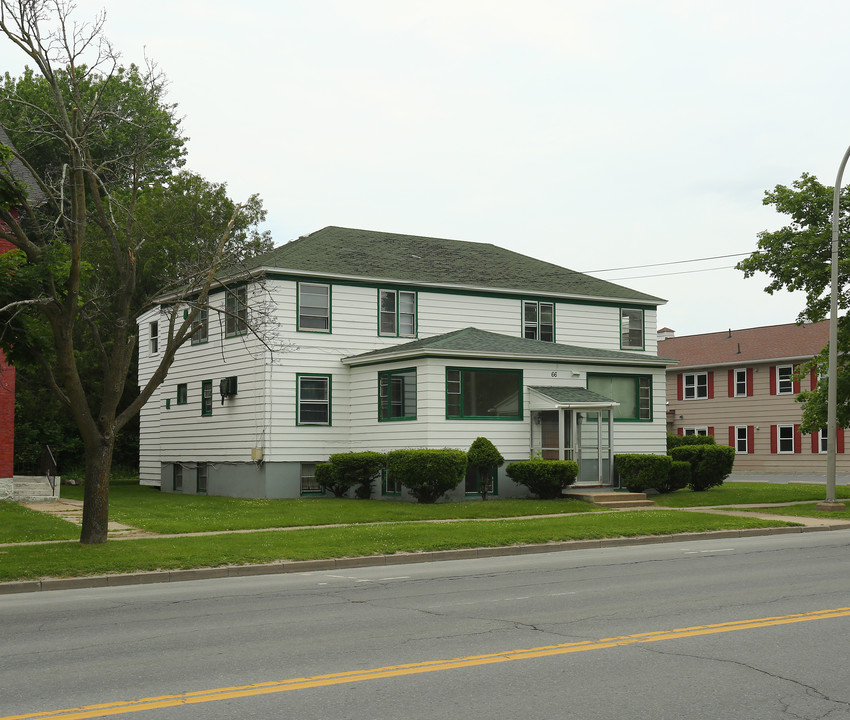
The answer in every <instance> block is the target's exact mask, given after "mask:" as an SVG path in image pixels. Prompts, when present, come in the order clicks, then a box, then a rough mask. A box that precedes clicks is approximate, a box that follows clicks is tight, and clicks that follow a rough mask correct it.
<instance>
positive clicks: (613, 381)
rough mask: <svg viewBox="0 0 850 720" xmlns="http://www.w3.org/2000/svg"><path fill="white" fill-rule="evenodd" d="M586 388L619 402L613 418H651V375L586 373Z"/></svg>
mask: <svg viewBox="0 0 850 720" xmlns="http://www.w3.org/2000/svg"><path fill="white" fill-rule="evenodd" d="M587 389H588V390H592V391H593V392H595V393H599V394H600V395H602V396H604V397H607V398H610V399H611V400H615V401H616V402H618V403H620V404H619V406H617V407H615V408H613V410H614V420H615V421H617V420H652V377H651V376H649V375H601V374H600V375H596V374H588V376H587Z"/></svg>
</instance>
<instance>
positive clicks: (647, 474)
mask: <svg viewBox="0 0 850 720" xmlns="http://www.w3.org/2000/svg"><path fill="white" fill-rule="evenodd" d="M670 462H671V460H670V456H669V455H639V454H622V455H615V456H614V465H615V466H616V468H617V472H618V473H619V475H620V482H621V483H622V484H623V485H624V486H625V487H626V488H627V489H628V490H629V492H643V491H644V490H647V489H649V488H657V487H658V486H659V485H662V486H663V485H664V484H665V483H666V482H667V479H668V476H669V475H670Z"/></svg>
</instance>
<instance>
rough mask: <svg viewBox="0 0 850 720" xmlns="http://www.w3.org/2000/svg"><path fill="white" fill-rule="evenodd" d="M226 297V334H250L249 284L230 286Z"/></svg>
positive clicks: (235, 335)
mask: <svg viewBox="0 0 850 720" xmlns="http://www.w3.org/2000/svg"><path fill="white" fill-rule="evenodd" d="M225 292H226V293H227V294H226V295H225V298H224V336H225V337H239V336H240V335H247V334H248V286H247V285H237V286H236V287H234V288H228V289H227V290H226V291H225Z"/></svg>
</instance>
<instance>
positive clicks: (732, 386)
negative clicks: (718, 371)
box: [729, 370, 735, 397]
mask: <svg viewBox="0 0 850 720" xmlns="http://www.w3.org/2000/svg"><path fill="white" fill-rule="evenodd" d="M729 397H735V371H734V370H730V371H729Z"/></svg>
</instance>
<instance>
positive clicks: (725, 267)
mask: <svg viewBox="0 0 850 720" xmlns="http://www.w3.org/2000/svg"><path fill="white" fill-rule="evenodd" d="M744 254H745V255H748V254H749V253H744ZM682 262H690V261H688V260H683V261H682ZM660 264H662V265H670V264H672V263H660ZM643 267H654V266H653V265H644V266H643ZM734 267H735V266H734V265H724V266H723V267H714V268H702V269H701V270H680V271H679V272H671V273H657V274H655V275H632V276H631V277H624V278H608V282H620V281H621V280H639V279H640V278H653V277H666V276H667V275H690V274H691V273H701V272H708V271H709V270H731V269H732V268H734ZM623 269H624V270H625V269H626V268H623ZM597 272H599V271H598V270H597Z"/></svg>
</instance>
